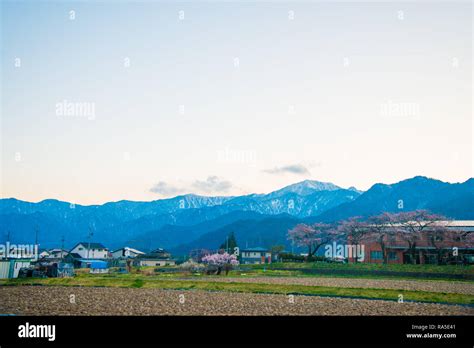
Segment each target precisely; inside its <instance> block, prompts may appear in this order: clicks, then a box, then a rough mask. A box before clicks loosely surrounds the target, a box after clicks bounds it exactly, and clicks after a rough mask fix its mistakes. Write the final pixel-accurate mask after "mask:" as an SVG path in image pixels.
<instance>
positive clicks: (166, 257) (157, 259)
mask: <svg viewBox="0 0 474 348" xmlns="http://www.w3.org/2000/svg"><path fill="white" fill-rule="evenodd" d="M133 263H134V265H135V266H153V267H157V266H173V265H175V264H176V261H175V260H173V259H172V258H171V254H170V253H169V252H168V251H166V250H164V249H162V248H158V249H155V250H153V251H151V252H149V253H147V254H143V255H138V256H137V257H136V258H135V259H134V262H133Z"/></svg>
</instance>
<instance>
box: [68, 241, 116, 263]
mask: <svg viewBox="0 0 474 348" xmlns="http://www.w3.org/2000/svg"><path fill="white" fill-rule="evenodd" d="M69 253H70V254H78V255H79V256H80V257H81V258H83V259H107V258H108V257H109V249H107V248H106V247H105V246H104V245H103V244H101V243H93V242H79V243H77V244H76V246H75V247H74V248H72V249H71V250H70V251H69Z"/></svg>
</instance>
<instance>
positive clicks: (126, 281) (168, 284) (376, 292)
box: [0, 276, 474, 305]
mask: <svg viewBox="0 0 474 348" xmlns="http://www.w3.org/2000/svg"><path fill="white" fill-rule="evenodd" d="M0 285H49V286H95V287H125V288H155V289H174V290H205V291H229V292H245V293H270V294H286V295H287V294H299V295H314V296H318V295H319V296H337V297H356V298H362V299H382V300H392V301H396V300H398V298H399V295H400V294H401V295H403V299H404V300H405V301H416V302H431V303H450V304H469V305H474V296H473V295H467V294H455V293H441V292H427V291H408V290H392V289H363V288H337V287H325V286H307V285H296V284H261V283H238V282H232V283H224V282H212V281H211V282H205V281H192V280H168V279H166V280H164V279H159V278H155V277H150V278H148V277H140V276H137V277H130V276H129V277H107V276H82V277H75V278H45V279H31V278H29V279H28V278H25V279H9V280H3V281H1V282H0Z"/></svg>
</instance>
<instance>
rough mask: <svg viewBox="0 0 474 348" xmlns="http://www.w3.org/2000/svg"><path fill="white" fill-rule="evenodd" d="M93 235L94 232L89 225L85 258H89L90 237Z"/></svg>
mask: <svg viewBox="0 0 474 348" xmlns="http://www.w3.org/2000/svg"><path fill="white" fill-rule="evenodd" d="M93 235H94V233H93V232H92V227H90V226H89V235H88V238H89V245H88V246H87V258H89V250H90V249H91V239H92V236H93Z"/></svg>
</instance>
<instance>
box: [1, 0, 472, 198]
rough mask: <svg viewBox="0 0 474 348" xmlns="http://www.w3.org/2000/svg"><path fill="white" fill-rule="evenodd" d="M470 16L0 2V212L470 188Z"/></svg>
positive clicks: (323, 8)
mask: <svg viewBox="0 0 474 348" xmlns="http://www.w3.org/2000/svg"><path fill="white" fill-rule="evenodd" d="M472 18H473V11H472V4H471V3H470V2H464V1H459V2H449V1H439V2H435V3H426V2H422V1H420V2H398V3H397V2H391V3H375V2H358V1H353V2H347V3H345V2H337V3H334V2H326V1H313V2H311V1H299V2H289V1H288V2H284V1H267V2H264V1H228V2H224V1H195V2H171V1H161V2H156V1H155V2H154V1H144V2H140V1H116V2H112V1H104V2H90V1H80V2H73V1H40V2H39V1H20V2H18V1H2V3H1V79H0V80H1V92H2V93H1V98H2V100H1V129H0V134H1V156H2V158H1V170H0V174H1V197H3V198H8V197H15V198H18V199H22V200H27V201H33V202H37V201H40V200H43V199H47V198H54V199H59V200H64V201H69V202H74V203H78V204H100V203H104V202H107V201H118V200H122V199H129V200H144V201H148V200H154V199H160V198H164V197H172V196H175V195H178V194H182V193H196V194H203V195H241V194H247V193H254V192H255V193H266V192H270V191H273V190H276V189H279V188H281V187H283V186H286V185H289V184H292V183H295V182H299V181H302V180H306V179H312V180H319V181H326V182H332V183H334V184H336V185H339V186H341V187H349V186H355V187H357V188H358V189H361V190H367V189H368V188H370V187H371V186H372V185H373V184H375V183H378V182H382V183H388V184H389V183H395V182H398V181H400V180H403V179H407V178H410V177H413V176H416V175H424V176H428V177H432V178H436V179H440V180H443V181H449V182H463V181H465V180H467V179H468V178H470V177H473V176H474V175H473V168H474V165H473V153H474V151H473V137H472V135H473V132H474V127H473V113H472V99H473V89H472V65H473V56H472V30H473V24H472Z"/></svg>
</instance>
